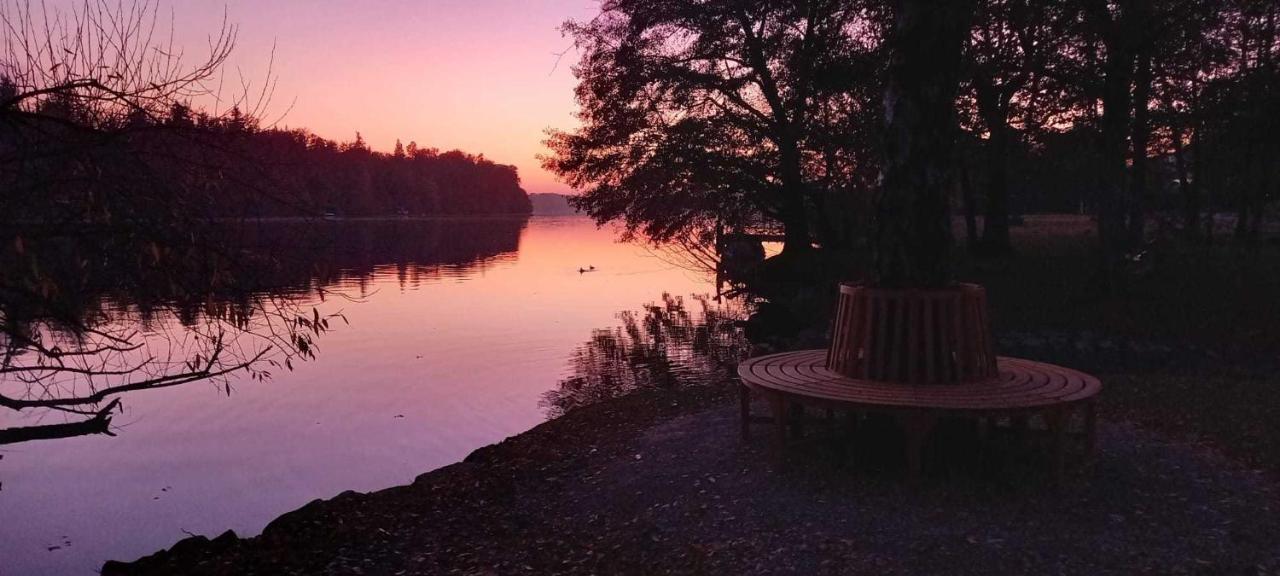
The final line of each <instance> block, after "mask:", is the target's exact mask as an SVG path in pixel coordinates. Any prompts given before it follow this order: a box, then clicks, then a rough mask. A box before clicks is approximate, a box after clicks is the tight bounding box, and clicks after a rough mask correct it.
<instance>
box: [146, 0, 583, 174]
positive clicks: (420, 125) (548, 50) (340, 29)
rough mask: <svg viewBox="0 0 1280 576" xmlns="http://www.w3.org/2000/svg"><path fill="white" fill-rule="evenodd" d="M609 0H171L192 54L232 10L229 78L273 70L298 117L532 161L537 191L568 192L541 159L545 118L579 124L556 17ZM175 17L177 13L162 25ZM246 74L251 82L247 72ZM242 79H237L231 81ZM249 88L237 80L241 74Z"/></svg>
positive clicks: (291, 119) (290, 120)
mask: <svg viewBox="0 0 1280 576" xmlns="http://www.w3.org/2000/svg"><path fill="white" fill-rule="evenodd" d="M596 8H597V2H596V0H527V1H519V0H228V1H225V2H224V1H222V0H217V1H215V0H181V1H179V0H162V2H161V13H162V18H164V17H166V16H167V15H168V14H169V13H170V11H172V14H173V16H174V27H175V28H176V31H177V37H178V41H179V43H181V44H183V45H184V46H185V48H186V54H187V57H188V58H190V59H191V60H193V61H194V60H197V59H198V57H199V56H201V55H205V54H207V49H206V36H207V35H208V34H211V33H214V32H216V31H217V29H218V27H219V25H220V23H221V21H222V17H223V12H224V10H225V11H226V13H227V18H228V21H229V22H230V23H232V24H236V25H238V26H239V40H238V42H237V46H236V51H235V54H234V56H233V67H232V68H231V70H230V72H231V74H230V77H229V81H235V82H237V83H238V80H236V78H237V75H236V70H235V69H236V68H237V67H238V68H239V69H240V71H241V72H242V73H243V75H244V76H245V77H246V79H248V80H250V81H254V82H258V81H260V80H261V78H262V77H263V76H264V73H265V70H266V64H267V62H268V59H269V55H270V53H271V47H272V44H273V43H274V44H275V46H276V52H275V72H276V75H277V76H278V80H279V85H278V88H277V90H276V96H275V98H274V100H273V105H272V110H273V111H274V113H275V114H276V115H279V114H280V113H283V112H284V111H285V110H286V109H288V107H289V105H290V104H291V103H293V108H292V110H291V111H289V112H288V114H287V116H285V117H284V119H283V120H282V121H281V124H282V125H285V126H288V127H305V128H308V129H310V130H312V131H313V132H316V133H317V134H320V135H321V136H324V137H327V138H333V139H340V140H350V139H353V138H354V137H355V133H356V131H359V132H360V133H361V134H363V135H364V138H365V140H366V141H367V142H368V143H369V144H370V145H371V146H373V147H374V148H375V149H378V150H385V151H390V150H391V148H392V147H393V146H394V145H395V141H396V139H397V138H400V139H402V140H403V141H404V142H405V143H406V144H407V143H408V142H409V141H410V140H416V141H417V142H418V144H419V145H420V146H423V147H436V148H440V149H442V150H448V149H453V148H458V149H462V150H465V151H468V152H472V153H483V154H484V155H485V156H486V157H488V158H491V159H493V160H494V161H497V162H501V163H504V164H514V165H516V166H517V167H519V169H520V176H521V179H522V182H523V185H524V187H525V189H526V190H528V191H529V192H568V188H567V187H566V186H564V185H563V184H560V183H559V182H557V181H556V180H555V177H554V176H552V175H551V174H548V173H546V172H544V171H543V170H542V169H541V168H540V167H539V162H538V160H537V158H536V155H537V154H539V153H541V152H543V151H544V147H543V145H542V140H543V139H544V137H545V135H544V130H545V129H546V128H550V127H555V128H571V127H573V126H574V124H575V121H574V119H573V116H572V112H573V109H574V101H573V86H574V80H573V75H572V73H571V71H570V67H571V65H572V64H573V63H574V62H575V61H576V60H577V56H576V54H575V53H573V52H572V51H570V52H569V53H568V54H566V55H565V57H564V59H563V60H562V61H561V62H560V65H559V66H558V67H556V53H558V52H563V51H564V50H566V49H567V48H570V47H571V42H570V40H568V39H566V38H563V37H562V36H561V35H560V32H559V31H558V30H557V27H558V26H559V25H560V24H561V23H562V22H564V21H565V20H566V19H569V18H577V19H581V18H590V17H591V16H592V15H594V14H595V11H596ZM163 27H166V28H167V26H163ZM237 85H238V84H237ZM227 90H230V88H227ZM237 90H238V88H237Z"/></svg>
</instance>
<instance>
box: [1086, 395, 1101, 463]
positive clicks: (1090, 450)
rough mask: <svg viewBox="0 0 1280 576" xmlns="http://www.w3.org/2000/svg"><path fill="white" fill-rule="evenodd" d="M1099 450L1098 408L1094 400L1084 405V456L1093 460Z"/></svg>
mask: <svg viewBox="0 0 1280 576" xmlns="http://www.w3.org/2000/svg"><path fill="white" fill-rule="evenodd" d="M1097 450H1098V406H1097V404H1096V403H1095V402H1094V401H1093V400H1089V401H1088V402H1085V403H1084V454H1085V457H1086V458H1088V459H1089V460H1093V458H1094V456H1095V455H1096V454H1097Z"/></svg>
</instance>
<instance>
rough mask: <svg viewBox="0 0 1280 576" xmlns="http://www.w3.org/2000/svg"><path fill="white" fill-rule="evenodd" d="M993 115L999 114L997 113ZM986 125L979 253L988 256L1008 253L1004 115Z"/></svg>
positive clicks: (1005, 129) (1006, 139) (1006, 155)
mask: <svg viewBox="0 0 1280 576" xmlns="http://www.w3.org/2000/svg"><path fill="white" fill-rule="evenodd" d="M996 114H999V113H998V112H997V113H996ZM999 116H1000V118H999V119H998V120H997V119H996V118H992V119H990V120H989V121H988V122H987V131H988V132H990V133H991V137H990V139H989V140H988V141H987V210H986V218H985V220H984V221H983V224H982V250H983V251H984V252H986V253H987V254H997V255H999V254H1008V253H1009V252H1010V251H1011V250H1012V249H1013V245H1012V244H1011V243H1010V242H1009V168H1008V167H1009V164H1008V157H1009V127H1008V126H1007V125H1006V124H1005V121H1004V119H1003V117H1004V115H1003V114H999Z"/></svg>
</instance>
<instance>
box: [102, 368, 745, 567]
mask: <svg viewBox="0 0 1280 576" xmlns="http://www.w3.org/2000/svg"><path fill="white" fill-rule="evenodd" d="M731 391H732V389H729V388H727V387H725V386H722V385H707V386H698V387H690V388H686V389H682V390H676V391H665V390H643V391H638V392H635V393H632V394H628V395H625V396H622V397H618V398H613V399H609V400H605V401H603V402H600V403H598V404H594V405H590V406H584V407H582V408H579V409H576V410H573V411H572V412H570V413H568V414H565V415H563V416H560V417H558V418H555V419H552V420H548V421H546V422H543V423H541V424H539V425H537V426H535V427H533V428H531V429H529V430H526V431H525V432H521V433H519V434H516V435H514V436H510V437H508V438H506V439H504V440H502V441H501V442H498V443H495V444H490V445H487V446H482V447H480V448H477V449H475V450H473V451H472V452H471V453H469V454H468V455H467V456H466V457H464V458H463V459H462V460H461V461H458V462H455V463H453V464H448V465H445V466H441V467H439V468H436V469H433V470H429V471H427V472H423V473H422V474H419V475H418V476H417V477H415V478H414V480H413V482H411V483H409V484H404V485H399V486H392V487H389V488H384V489H381V490H375V491H371V492H356V491H352V490H348V491H344V492H341V493H338V494H336V495H334V496H332V497H330V498H318V499H315V500H312V501H311V502H308V503H307V504H304V505H303V506H301V507H299V508H297V509H295V510H292V511H289V512H285V513H284V514H281V515H280V516H278V517H276V518H275V519H274V520H272V521H270V522H268V523H267V525H266V526H265V527H264V528H263V529H262V531H261V533H260V534H258V535H256V536H250V537H240V536H239V535H237V534H235V532H234V531H232V530H227V531H226V532H223V533H222V534H220V535H218V536H216V537H213V538H210V537H207V536H203V535H195V536H189V537H187V538H184V539H182V540H179V541H178V542H176V543H174V544H173V545H172V546H170V547H168V548H166V549H162V550H159V551H157V552H155V553H153V554H150V555H148V556H143V557H140V558H137V559H135V560H131V561H120V560H111V561H108V562H107V563H106V564H105V565H104V566H103V567H102V574H103V575H104V576H111V575H113V574H170V573H175V572H179V573H181V572H187V571H192V572H191V573H199V574H239V573H242V569H243V567H242V566H239V565H236V564H235V562H236V561H239V560H243V559H246V558H248V557H253V561H254V562H258V561H262V560H264V559H263V558H261V554H262V553H263V552H267V553H268V554H269V555H270V556H272V557H275V558H277V559H280V558H284V559H289V560H296V559H295V558H293V554H292V553H291V552H290V551H287V550H284V549H282V546H285V547H290V546H291V545H293V544H296V540H298V539H299V538H301V539H303V540H309V541H311V542H318V541H320V540H327V538H318V539H317V538H314V537H313V536H314V534H315V533H316V532H317V528H320V524H322V523H324V522H326V521H328V520H333V519H334V518H335V517H336V516H344V515H351V514H357V515H358V514H359V513H358V512H356V509H357V508H359V507H361V506H362V505H364V504H367V503H369V502H371V501H393V500H400V499H406V498H408V499H413V498H414V497H415V496H416V495H420V492H421V491H422V490H423V489H425V490H427V491H428V492H431V493H432V496H433V497H434V498H435V499H440V498H441V497H446V499H447V498H457V497H459V496H461V497H462V498H463V499H466V498H475V497H480V498H481V499H484V498H485V496H486V495H493V494H495V493H498V494H501V493H504V492H509V491H511V490H513V489H514V487H513V486H512V483H513V482H515V481H516V480H517V479H519V478H521V477H528V476H544V475H545V474H546V473H547V472H548V471H550V470H553V469H567V468H571V467H573V466H574V465H575V464H577V463H578V462H579V461H580V460H581V459H582V458H584V457H588V456H596V455H597V454H599V453H600V451H601V450H602V449H614V450H616V449H617V447H618V445H619V444H620V443H621V442H622V441H623V440H625V439H626V438H627V437H630V436H634V435H635V434H638V433H640V432H642V431H643V430H644V429H645V428H646V426H648V425H651V424H653V423H654V422H655V421H657V420H659V419H661V418H664V417H672V416H674V415H676V414H679V413H682V412H684V411H688V410H697V409H701V408H705V407H706V406H708V405H710V404H713V403H715V402H717V401H724V400H726V399H727V398H729V397H730V396H731ZM436 504H448V502H444V503H439V502H437V503H436ZM338 523H341V522H338ZM321 530H323V529H322V528H321ZM301 553H302V554H303V555H306V554H307V551H305V550H304V551H301ZM227 560H230V561H231V564H226V565H223V564H222V563H223V562H224V561H227ZM273 570H274V569H268V570H267V571H265V572H262V573H275V572H274V571H273ZM302 573H305V572H302Z"/></svg>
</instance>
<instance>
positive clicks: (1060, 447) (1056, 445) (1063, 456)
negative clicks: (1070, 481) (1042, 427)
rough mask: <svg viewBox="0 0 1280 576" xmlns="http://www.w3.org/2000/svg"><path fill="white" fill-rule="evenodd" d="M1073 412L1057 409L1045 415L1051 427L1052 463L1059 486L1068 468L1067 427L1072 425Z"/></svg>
mask: <svg viewBox="0 0 1280 576" xmlns="http://www.w3.org/2000/svg"><path fill="white" fill-rule="evenodd" d="M1070 416H1071V411H1070V410H1068V409H1067V408H1055V409H1053V410H1050V411H1049V412H1048V413H1047V414H1045V420H1046V423H1047V424H1048V425H1049V434H1050V437H1051V438H1052V446H1051V447H1050V457H1051V458H1052V461H1051V463H1050V465H1051V467H1052V470H1053V482H1054V483H1055V484H1057V485H1059V486H1061V485H1062V481H1063V477H1064V475H1065V473H1066V467H1067V425H1068V424H1069V423H1070V420H1071V418H1070Z"/></svg>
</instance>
